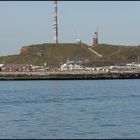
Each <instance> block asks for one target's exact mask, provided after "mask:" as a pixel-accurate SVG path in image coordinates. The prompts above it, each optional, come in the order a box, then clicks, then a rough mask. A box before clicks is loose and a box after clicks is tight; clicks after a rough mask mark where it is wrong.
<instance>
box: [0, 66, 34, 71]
mask: <svg viewBox="0 0 140 140" xmlns="http://www.w3.org/2000/svg"><path fill="white" fill-rule="evenodd" d="M1 71H2V72H31V71H32V66H31V65H29V64H4V65H2V67H1Z"/></svg>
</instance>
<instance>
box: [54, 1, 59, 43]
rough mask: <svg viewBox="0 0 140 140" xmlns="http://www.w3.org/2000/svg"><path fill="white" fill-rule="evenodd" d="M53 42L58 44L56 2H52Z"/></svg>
mask: <svg viewBox="0 0 140 140" xmlns="http://www.w3.org/2000/svg"><path fill="white" fill-rule="evenodd" d="M54 41H55V43H56V44H58V17H57V0H54Z"/></svg>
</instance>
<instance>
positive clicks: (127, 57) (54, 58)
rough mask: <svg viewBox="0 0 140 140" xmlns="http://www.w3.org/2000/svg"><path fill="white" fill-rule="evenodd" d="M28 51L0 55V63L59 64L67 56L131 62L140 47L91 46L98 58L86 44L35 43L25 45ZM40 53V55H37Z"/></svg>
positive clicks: (95, 62)
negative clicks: (98, 55)
mask: <svg viewBox="0 0 140 140" xmlns="http://www.w3.org/2000/svg"><path fill="white" fill-rule="evenodd" d="M27 47H28V51H27V52H26V53H21V54H19V55H11V56H3V57H0V63H15V64H16V63H20V64H33V65H44V63H45V62H46V63H47V65H51V66H59V65H60V64H61V63H65V62H66V60H67V59H68V58H69V59H70V60H81V59H85V58H88V59H90V60H91V62H90V63H89V65H90V64H91V65H92V64H99V65H100V64H101V65H102V64H116V63H126V62H133V61H136V60H137V59H138V56H139V57H140V47H136V46H132V47H129V46H118V45H107V44H100V45H99V46H98V47H96V48H92V49H93V50H95V51H97V52H98V53H100V54H102V55H103V56H104V57H103V58H98V57H97V56H96V55H95V54H93V53H91V52H90V51H89V50H88V49H87V47H89V46H87V45H86V44H82V45H78V44H72V43H69V44H64V43H63V44H59V45H57V46H56V45H55V44H37V45H30V46H27ZM38 53H41V54H42V56H39V55H38Z"/></svg>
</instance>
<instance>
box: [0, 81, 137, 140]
mask: <svg viewBox="0 0 140 140" xmlns="http://www.w3.org/2000/svg"><path fill="white" fill-rule="evenodd" d="M102 138H103V139H118V138H119V139H121V138H122V139H124V138H125V139H129V138H133V139H136V138H140V80H139V79H137V80H56V81H55V80H27V81H0V139H102Z"/></svg>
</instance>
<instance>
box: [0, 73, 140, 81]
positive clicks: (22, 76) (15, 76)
mask: <svg viewBox="0 0 140 140" xmlns="http://www.w3.org/2000/svg"><path fill="white" fill-rule="evenodd" d="M109 79H140V72H136V71H134V72H133V71H130V72H129V71H127V72H124V71H123V72H121V71H120V72H118V71H116V72H115V71H114V72H13V73H12V72H1V73H0V80H109Z"/></svg>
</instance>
